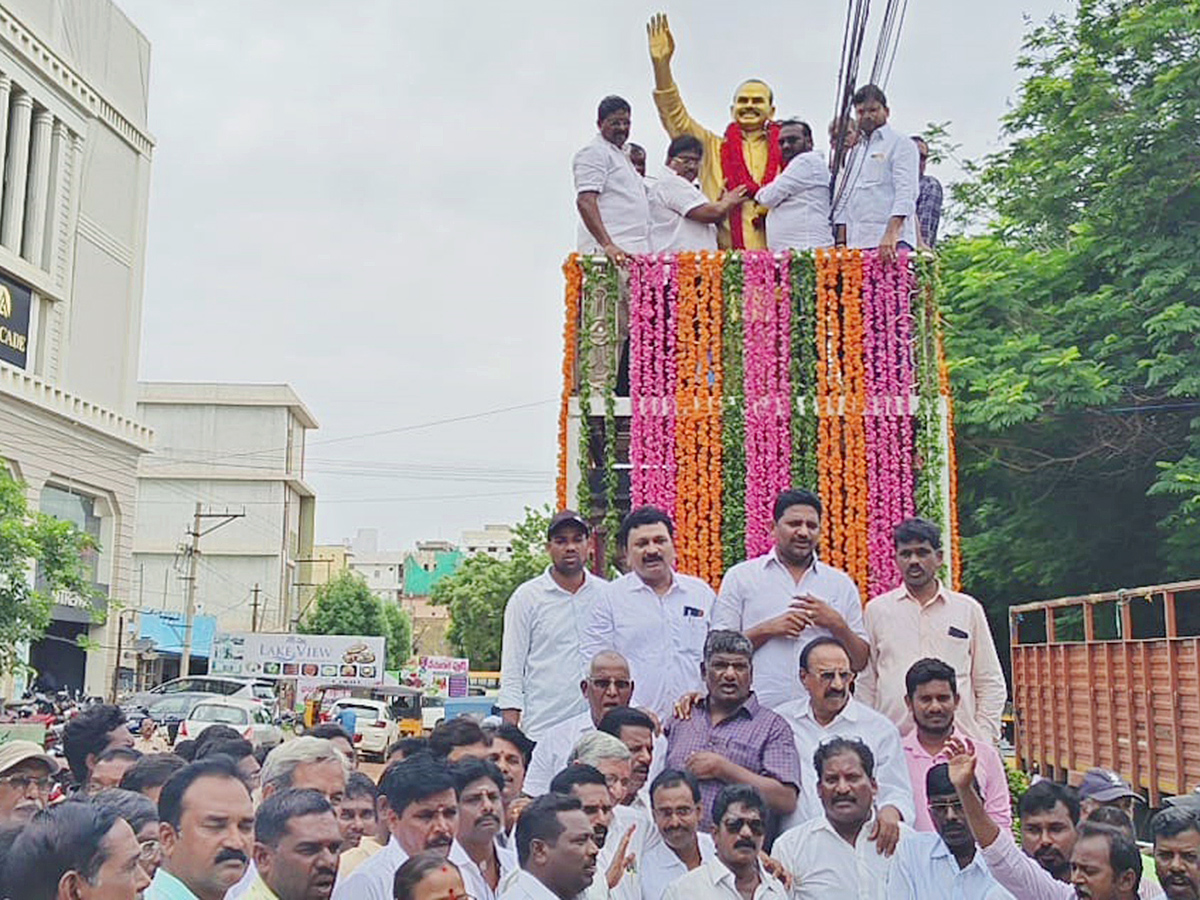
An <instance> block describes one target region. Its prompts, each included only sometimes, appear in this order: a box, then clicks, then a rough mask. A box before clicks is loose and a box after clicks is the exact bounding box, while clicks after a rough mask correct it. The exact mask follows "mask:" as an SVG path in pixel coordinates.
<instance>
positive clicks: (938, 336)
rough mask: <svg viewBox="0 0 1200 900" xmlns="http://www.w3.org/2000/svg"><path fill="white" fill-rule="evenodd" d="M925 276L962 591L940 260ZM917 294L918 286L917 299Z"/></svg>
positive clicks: (954, 561)
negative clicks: (942, 403)
mask: <svg viewBox="0 0 1200 900" xmlns="http://www.w3.org/2000/svg"><path fill="white" fill-rule="evenodd" d="M923 263H924V265H923V267H922V275H923V276H924V278H923V279H922V281H923V282H924V287H925V292H926V295H927V298H928V299H927V306H928V309H929V315H930V317H931V319H932V321H933V340H934V345H935V348H936V352H937V365H938V391H939V393H940V394H941V396H942V398H943V400H944V401H945V404H946V435H945V460H946V468H947V474H948V475H949V482H950V496H949V503H948V505H949V515H950V522H949V523H948V524H949V531H950V577H951V583H952V585H953V587H954V589H955V590H956V591H957V590H961V589H962V535H961V533H960V530H959V521H958V448H957V445H956V443H955V440H956V439H955V434H954V392H953V391H952V390H951V389H950V367H949V365H947V363H946V346H945V343H944V342H943V340H942V327H941V316H940V315H939V313H938V308H937V296H938V293H939V290H938V288H939V287H940V285H941V270H940V268H939V265H938V260H937V258H936V257H935V258H933V259H923ZM916 295H917V289H916V285H914V286H913V296H914V297H915V296H916Z"/></svg>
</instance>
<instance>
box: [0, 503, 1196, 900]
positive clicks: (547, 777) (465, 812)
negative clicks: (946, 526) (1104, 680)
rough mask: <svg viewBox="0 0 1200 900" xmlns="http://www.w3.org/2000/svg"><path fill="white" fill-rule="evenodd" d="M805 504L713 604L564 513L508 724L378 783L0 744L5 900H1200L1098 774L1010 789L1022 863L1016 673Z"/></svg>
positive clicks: (510, 632)
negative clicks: (891, 586)
mask: <svg viewBox="0 0 1200 900" xmlns="http://www.w3.org/2000/svg"><path fill="white" fill-rule="evenodd" d="M821 513H822V507H821V502H820V500H819V499H818V498H817V497H816V496H815V495H813V494H811V493H809V492H807V491H801V490H789V491H785V492H783V493H782V494H780V496H779V497H778V499H777V501H776V502H775V505H774V508H773V510H772V521H773V523H774V525H773V537H774V541H773V547H772V548H771V550H770V551H769V552H767V553H766V554H764V555H763V556H761V557H758V558H755V559H750V560H747V561H745V562H743V563H740V564H738V565H736V566H734V567H732V568H731V569H730V570H729V571H728V572H727V573H726V574H725V577H724V579H723V580H722V582H721V585H720V591H719V593H718V592H714V591H713V589H712V588H711V587H710V586H709V585H707V584H706V583H705V582H703V581H702V580H700V579H698V578H695V577H692V576H689V575H687V574H684V573H681V572H678V571H676V568H675V551H674V537H675V534H674V526H673V523H672V522H671V520H670V518H669V517H668V516H667V515H666V514H665V513H663V512H662V511H661V510H658V509H655V508H654V507H642V508H639V509H635V510H634V511H633V512H631V513H630V514H629V516H627V517H626V519H625V521H624V522H623V523H622V526H621V529H620V533H619V535H618V538H619V544H620V546H621V547H622V549H623V553H624V561H625V563H626V565H627V566H628V569H629V571H628V572H627V574H624V575H622V576H620V577H619V578H616V579H615V580H613V581H608V582H606V581H604V580H602V579H600V578H598V577H597V576H595V575H593V574H591V573H590V572H589V571H588V569H587V563H588V560H589V546H590V544H589V537H590V528H589V525H588V523H587V521H586V520H585V519H584V518H583V517H581V516H579V515H578V514H577V513H575V512H573V511H570V510H564V511H562V512H560V513H558V514H557V515H556V516H554V517H553V519H552V520H551V521H550V523H549V527H548V530H547V545H546V546H547V549H548V552H549V556H550V565H549V566H548V567H547V569H546V571H545V572H544V573H543V574H541V575H539V576H537V577H536V578H534V579H532V580H530V581H528V582H526V583H525V584H523V585H521V586H520V587H519V588H518V589H517V590H516V591H515V593H514V594H513V596H512V597H511V598H510V600H509V602H508V604H507V607H506V610H505V622H504V633H503V660H502V677H501V682H502V683H501V690H500V695H499V697H498V699H497V705H498V707H499V708H500V710H501V717H497V718H495V720H494V721H485V722H484V723H482V724H481V723H477V722H475V721H474V720H472V719H470V718H467V717H462V718H457V719H452V720H449V721H446V722H443V723H442V724H440V725H439V726H438V727H437V728H435V729H434V730H433V732H432V733H431V734H430V735H429V737H428V738H408V739H404V740H401V741H399V742H398V743H397V744H396V745H395V746H394V747H392V748H389V751H388V765H387V766H386V768H385V769H384V771H383V774H382V776H381V777H380V779H379V782H378V784H376V783H374V782H373V781H372V780H371V779H370V778H368V777H366V775H365V774H363V773H362V772H360V771H357V769H358V758H357V753H356V749H355V743H354V740H353V736H351V735H348V734H347V733H346V732H344V731H342V730H341V728H340V726H339V725H337V724H334V723H326V724H323V725H321V726H318V727H317V728H315V729H312V730H311V731H310V733H309V734H308V735H306V736H304V737H299V738H294V739H292V740H289V741H286V742H285V743H284V744H282V745H281V746H279V747H278V748H276V749H274V750H272V751H271V752H270V753H269V754H267V755H266V756H265V759H263V760H262V761H261V765H260V760H259V755H258V754H256V753H255V750H254V748H253V747H252V746H251V745H250V744H249V742H248V741H246V740H245V739H244V738H243V737H242V736H241V735H239V734H238V733H237V732H236V731H233V730H231V729H229V728H226V727H224V726H220V725H214V726H210V727H209V729H208V730H206V731H205V732H203V733H202V734H201V735H200V737H199V738H197V739H195V740H194V741H184V742H177V743H176V745H175V748H174V750H175V753H166V752H162V751H163V750H164V748H163V746H162V744H161V742H159V741H158V739H157V737H156V735H155V731H154V727H153V723H152V722H148V721H147V722H145V723H143V730H142V732H141V733H140V734H139V735H137V736H134V735H132V734H131V733H130V730H129V728H128V725H127V723H126V722H125V719H124V717H123V715H122V714H121V711H120V710H119V709H117V708H116V707H113V706H97V707H92V708H89V709H88V710H86V711H85V712H84V713H83V714H81V715H80V716H79V717H77V718H76V719H74V720H72V722H71V723H70V724H69V726H68V728H67V730H66V733H65V734H64V745H65V746H64V750H65V753H66V757H67V761H68V764H69V767H70V770H71V772H70V776H69V777H70V778H71V780H72V781H73V788H74V793H73V795H71V796H67V797H63V798H55V799H59V801H60V802H57V803H52V802H48V800H49V799H50V797H49V792H50V791H51V790H52V789H53V788H54V785H55V784H56V781H57V780H58V779H59V777H60V775H61V773H58V772H57V764H56V763H55V761H54V760H53V758H52V757H50V756H47V755H45V754H44V753H43V752H42V750H41V748H40V747H39V746H38V745H36V744H31V743H28V742H24V741H8V742H6V743H3V744H0V897H5V898H8V900H135V898H138V897H144V898H145V900H329V898H330V897H332V898H333V900H787V898H791V900H848V898H871V900H884V898H887V900H893V898H895V900H900V898H905V900H927V898H947V900H950V898H954V900H999V898H1008V897H1015V898H1018V900H1025V898H1032V900H1058V898H1062V900H1065V898H1068V897H1081V898H1091V900H1133V898H1135V897H1139V898H1149V897H1157V896H1165V897H1168V898H1170V900H1197V898H1200V807H1198V806H1196V805H1193V804H1192V803H1190V802H1188V801H1187V800H1186V799H1185V800H1184V801H1183V802H1181V803H1179V804H1178V805H1175V806H1171V807H1168V808H1167V809H1164V810H1162V811H1160V812H1158V813H1157V814H1156V815H1155V816H1154V818H1153V819H1152V820H1151V823H1150V830H1151V832H1152V834H1153V839H1154V848H1153V855H1152V856H1148V857H1143V856H1142V854H1141V853H1140V851H1139V849H1138V846H1137V844H1136V843H1135V841H1134V823H1133V813H1134V804H1135V801H1136V800H1137V795H1136V793H1135V792H1134V791H1133V790H1132V789H1131V788H1130V786H1129V785H1128V784H1126V783H1125V782H1123V781H1122V780H1121V778H1120V777H1119V776H1117V775H1116V774H1115V773H1112V772H1106V771H1103V770H1092V771H1090V772H1088V773H1087V775H1086V776H1085V777H1084V779H1083V781H1082V783H1081V784H1080V785H1079V787H1078V789H1075V788H1070V787H1067V786H1066V785H1063V784H1059V783H1056V782H1054V781H1049V780H1043V781H1038V782H1036V783H1035V784H1033V785H1032V786H1031V787H1029V789H1028V790H1027V791H1025V793H1024V794H1023V796H1022V797H1021V798H1020V801H1019V806H1018V811H1019V815H1020V838H1019V841H1020V844H1019V845H1018V843H1017V841H1016V840H1014V838H1013V836H1012V827H1013V819H1012V812H1013V811H1012V808H1011V799H1010V794H1009V785H1008V773H1007V771H1006V769H1005V766H1004V764H1003V762H1002V760H1001V758H1000V756H999V753H998V751H997V749H996V744H995V742H996V740H997V739H998V737H999V735H1000V716H1001V713H1002V709H1003V705H1004V697H1005V686H1004V680H1003V676H1002V674H1001V669H1000V666H999V662H998V660H997V657H996V651H995V647H994V645H993V642H992V638H991V636H990V632H989V630H988V626H987V622H986V617H985V615H984V612H983V610H982V608H981V607H980V605H979V604H978V602H977V601H975V600H974V599H973V598H971V597H969V596H967V595H965V594H962V593H959V592H956V591H953V590H951V589H950V588H948V587H947V586H946V585H945V584H944V583H943V582H942V581H941V580H940V579H939V577H938V572H939V570H940V569H941V566H942V552H941V538H940V533H939V530H938V528H937V526H936V525H934V524H932V523H930V522H927V521H925V520H921V519H909V520H905V521H904V522H901V523H898V524H897V526H896V528H895V529H894V533H893V538H894V543H895V550H896V563H897V566H898V568H899V572H900V574H901V576H902V579H903V583H902V585H901V586H900V587H898V588H896V589H895V590H892V591H889V592H886V593H883V594H881V595H879V596H877V597H874V598H872V599H871V600H870V602H869V603H867V604H866V606H865V607H864V606H863V605H862V604H861V603H860V598H859V595H858V591H857V589H856V587H855V585H854V583H853V582H852V581H851V580H850V579H849V577H848V576H847V575H846V574H845V573H844V572H841V571H839V570H838V569H835V568H833V567H831V566H829V565H828V564H826V563H825V562H823V561H822V560H821V559H820V558H819V554H818V548H819V539H820V533H821ZM363 724H364V726H365V723H363ZM366 727H369V726H366ZM176 754H179V755H176ZM181 756H182V757H185V758H181ZM118 785H119V786H118ZM1151 869H1154V870H1156V876H1157V877H1153V876H1151V874H1150V872H1151Z"/></svg>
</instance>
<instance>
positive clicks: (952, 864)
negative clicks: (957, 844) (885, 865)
mask: <svg viewBox="0 0 1200 900" xmlns="http://www.w3.org/2000/svg"><path fill="white" fill-rule="evenodd" d="M887 900H1012V894H1010V893H1009V892H1008V891H1006V890H1005V889H1004V888H1002V887H1000V885H999V884H998V883H997V882H996V879H995V878H993V877H992V873H991V872H989V871H988V867H987V863H985V862H984V861H983V854H981V853H980V852H978V850H977V851H976V852H975V858H974V859H972V860H971V862H970V863H968V864H967V867H966V868H965V869H960V868H959V866H958V860H957V859H955V858H954V854H953V853H951V852H950V848H949V847H947V846H946V844H945V842H944V841H943V840H942V839H941V838H940V837H938V835H936V834H930V833H928V832H926V833H920V832H918V833H916V834H910V835H907V836H906V837H905V839H904V840H902V841H901V842H900V843H899V844H898V845H897V847H896V855H895V858H894V859H893V861H892V874H891V877H890V878H889V879H888V890H887Z"/></svg>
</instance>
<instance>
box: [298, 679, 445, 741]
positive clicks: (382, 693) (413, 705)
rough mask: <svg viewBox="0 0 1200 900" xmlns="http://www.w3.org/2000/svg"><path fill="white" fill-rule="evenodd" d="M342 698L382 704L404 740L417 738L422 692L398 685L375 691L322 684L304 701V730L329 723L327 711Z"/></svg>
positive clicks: (369, 688) (419, 731) (383, 687)
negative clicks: (381, 702) (373, 701)
mask: <svg viewBox="0 0 1200 900" xmlns="http://www.w3.org/2000/svg"><path fill="white" fill-rule="evenodd" d="M344 697H357V698H358V699H360V700H381V701H383V702H384V703H386V704H387V705H388V707H389V708H390V710H391V712H392V715H393V716H395V718H396V723H397V724H398V725H399V726H400V734H401V736H403V737H420V736H421V733H422V728H421V691H420V690H418V689H417V688H411V687H406V686H404V685H399V684H383V685H376V686H374V687H351V686H350V685H345V684H323V685H321V686H320V687H318V688H317V689H316V690H315V691H313V692H312V693H311V694H310V695H309V697H308V699H307V700H305V701H304V729H305V730H308V729H309V728H313V727H314V726H316V725H319V724H320V723H321V722H327V721H329V710H330V708H331V707H332V706H333V704H334V703H335V702H337V701H338V700H341V699H342V698H344Z"/></svg>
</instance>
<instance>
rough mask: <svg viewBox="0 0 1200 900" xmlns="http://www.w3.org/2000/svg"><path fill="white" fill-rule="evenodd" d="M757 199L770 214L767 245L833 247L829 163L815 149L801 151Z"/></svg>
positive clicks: (797, 248) (808, 247) (762, 189)
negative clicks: (830, 220)
mask: <svg viewBox="0 0 1200 900" xmlns="http://www.w3.org/2000/svg"><path fill="white" fill-rule="evenodd" d="M754 200H755V202H757V203H760V204H762V205H763V206H765V207H767V208H768V209H770V210H771V211H770V212H769V213H767V246H768V247H770V248H771V249H772V250H787V249H789V248H790V249H795V250H812V249H813V248H814V247H832V246H833V226H832V225H830V224H829V163H827V162H826V161H825V158H824V157H823V156H821V154H820V153H818V152H817V151H815V150H809V151H808V152H806V153H797V154H796V155H795V156H793V157H792V159H791V161H790V162H788V164H787V168H785V169H784V170H783V171H782V172H780V173H779V175H778V176H776V178H775V180H774V181H772V182H771V183H770V184H768V185H764V186H763V187H762V188H761V189H759V192H758V193H757V194H755V195H754Z"/></svg>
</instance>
